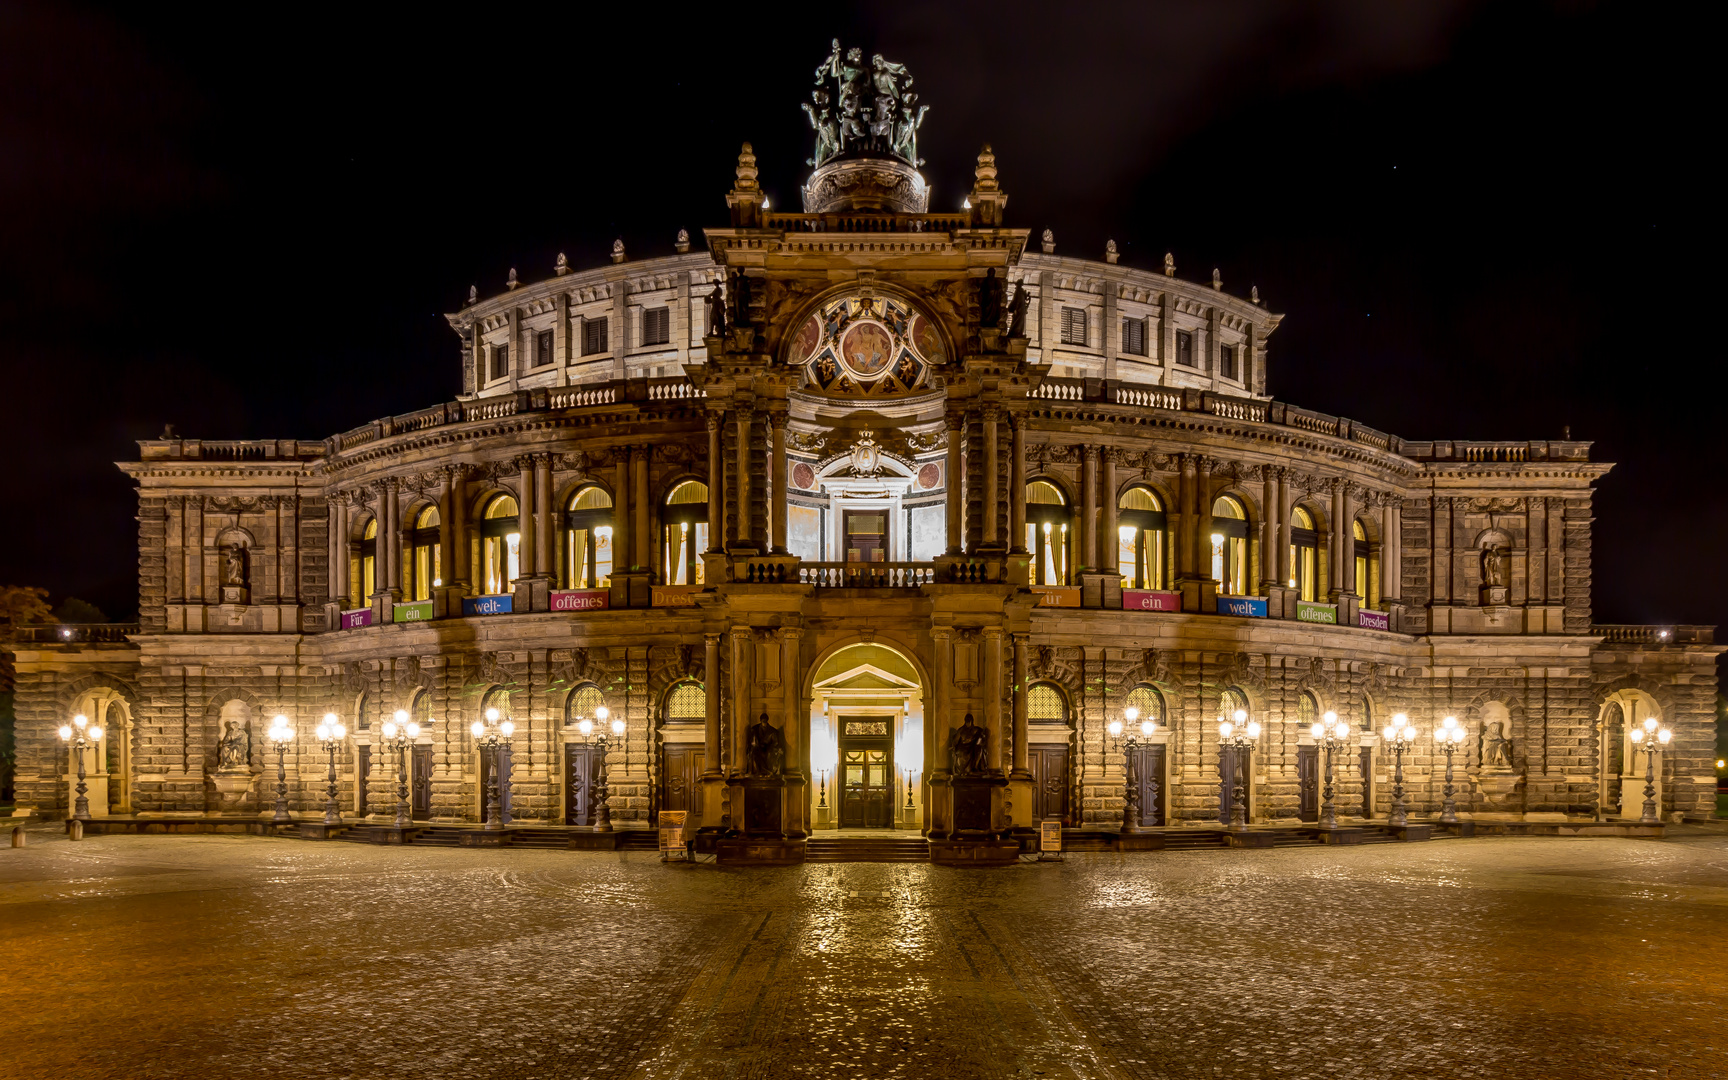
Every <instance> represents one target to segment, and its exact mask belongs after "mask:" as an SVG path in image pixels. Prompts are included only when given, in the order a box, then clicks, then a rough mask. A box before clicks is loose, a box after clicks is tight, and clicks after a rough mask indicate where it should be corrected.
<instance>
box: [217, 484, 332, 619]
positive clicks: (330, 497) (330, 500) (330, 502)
mask: <svg viewBox="0 0 1728 1080" xmlns="http://www.w3.org/2000/svg"><path fill="white" fill-rule="evenodd" d="M328 502H329V504H330V590H329V591H330V599H332V600H334V601H335V602H336V604H337V606H338V607H347V606H348V585H349V582H348V500H347V499H346V498H344V497H343V496H341V495H331V496H329V498H328ZM188 573H190V564H188ZM332 629H334V627H332Z"/></svg>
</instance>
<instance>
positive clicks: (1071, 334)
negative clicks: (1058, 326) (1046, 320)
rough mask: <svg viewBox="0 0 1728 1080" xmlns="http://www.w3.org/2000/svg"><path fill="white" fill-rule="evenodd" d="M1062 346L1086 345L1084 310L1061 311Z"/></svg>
mask: <svg viewBox="0 0 1728 1080" xmlns="http://www.w3.org/2000/svg"><path fill="white" fill-rule="evenodd" d="M1062 344H1064V345H1085V344H1086V309H1085V308H1077V307H1065V308H1063V309H1062Z"/></svg>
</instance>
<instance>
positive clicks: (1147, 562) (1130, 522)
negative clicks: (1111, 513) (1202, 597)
mask: <svg viewBox="0 0 1728 1080" xmlns="http://www.w3.org/2000/svg"><path fill="white" fill-rule="evenodd" d="M1165 524H1166V523H1165V517H1164V503H1163V500H1161V499H1159V498H1158V495H1157V493H1156V492H1154V491H1153V490H1152V489H1151V488H1149V487H1140V486H1138V485H1136V486H1135V487H1131V488H1129V489H1128V490H1127V491H1124V492H1123V493H1122V499H1121V501H1120V502H1119V503H1118V504H1117V511H1116V534H1117V535H1116V569H1117V570H1118V571H1119V572H1120V573H1121V575H1122V578H1123V581H1124V583H1125V584H1126V585H1127V587H1128V588H1130V589H1162V588H1165V586H1166V581H1167V578H1166V576H1165V573H1164V550H1165V546H1166V545H1165V542H1164V537H1165Z"/></svg>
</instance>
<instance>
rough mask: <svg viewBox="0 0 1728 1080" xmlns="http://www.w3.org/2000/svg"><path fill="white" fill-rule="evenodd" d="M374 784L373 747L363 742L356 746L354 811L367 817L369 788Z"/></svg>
mask: <svg viewBox="0 0 1728 1080" xmlns="http://www.w3.org/2000/svg"><path fill="white" fill-rule="evenodd" d="M371 786H372V747H371V746H369V745H366V744H361V745H359V746H356V747H355V748H354V813H355V814H356V815H357V816H359V817H365V816H366V812H367V806H366V796H367V790H366V789H367V788H369V787H371Z"/></svg>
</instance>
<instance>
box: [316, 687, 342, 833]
mask: <svg viewBox="0 0 1728 1080" xmlns="http://www.w3.org/2000/svg"><path fill="white" fill-rule="evenodd" d="M317 735H318V742H319V743H320V744H321V745H322V746H323V747H324V753H326V754H328V755H329V757H330V788H329V791H328V795H329V798H328V799H326V800H325V802H324V824H326V825H340V824H341V823H342V807H341V806H340V804H338V803H337V802H336V791H337V789H336V751H337V750H339V749H340V748H341V746H342V740H343V739H345V738H347V737H348V729H347V728H345V727H343V726H342V719H341V718H340V717H338V716H337V715H336V714H335V713H333V712H330V713H325V714H324V722H323V723H322V724H319V725H318V730H317Z"/></svg>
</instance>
